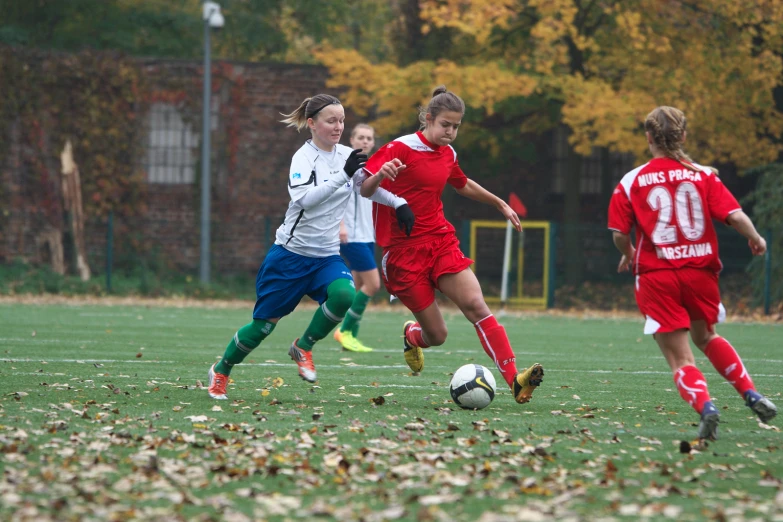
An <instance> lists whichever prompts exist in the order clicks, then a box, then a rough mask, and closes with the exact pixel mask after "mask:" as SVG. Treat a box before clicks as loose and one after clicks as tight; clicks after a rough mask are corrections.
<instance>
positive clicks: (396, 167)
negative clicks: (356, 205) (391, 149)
mask: <svg viewBox="0 0 783 522" xmlns="http://www.w3.org/2000/svg"><path fill="white" fill-rule="evenodd" d="M404 168H405V164H403V162H402V161H400V160H399V159H398V158H394V159H392V160H391V161H387V162H386V163H384V164H383V165H381V168H380V169H378V172H376V173H375V175H374V176H367V177H366V178H364V179H363V180H362V181H361V190H360V192H359V193H360V194H361V195H362V197H365V198H369V197H370V196H372V195H373V194H375V191H376V190H378V187H379V186H380V185H381V181H383V180H384V179H386V178H388V179H390V180H392V181H394V180H395V179H396V178H397V174H399V173H400V171H401V170H403V169H404Z"/></svg>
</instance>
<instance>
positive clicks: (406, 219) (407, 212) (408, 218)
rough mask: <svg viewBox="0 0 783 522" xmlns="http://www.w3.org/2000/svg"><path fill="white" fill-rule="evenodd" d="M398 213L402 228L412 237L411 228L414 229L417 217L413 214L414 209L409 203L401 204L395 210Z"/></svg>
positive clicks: (398, 222)
mask: <svg viewBox="0 0 783 522" xmlns="http://www.w3.org/2000/svg"><path fill="white" fill-rule="evenodd" d="M394 212H395V213H396V214H397V224H398V225H400V230H402V231H403V232H405V235H406V236H408V237H411V230H413V223H414V221H416V218H415V217H414V216H413V211H412V210H411V207H409V206H408V204H407V203H406V204H404V205H400V206H399V207H397V210H395V211H394Z"/></svg>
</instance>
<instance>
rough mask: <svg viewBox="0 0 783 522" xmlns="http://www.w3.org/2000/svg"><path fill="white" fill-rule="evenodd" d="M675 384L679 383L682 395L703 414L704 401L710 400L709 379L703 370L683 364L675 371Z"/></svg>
mask: <svg viewBox="0 0 783 522" xmlns="http://www.w3.org/2000/svg"><path fill="white" fill-rule="evenodd" d="M674 384H676V385H677V390H678V391H679V392H680V397H682V398H683V400H684V401H685V402H687V403H688V404H690V405H691V406H693V409H694V410H696V413H698V414H699V415H701V410H702V409H703V408H704V403H705V402H707V401H708V400H710V392H709V391H708V390H707V381H706V380H705V379H704V375H702V373H701V371H699V369H698V368H696V367H695V366H690V365H688V366H683V367H682V368H680V369H679V370H677V371H676V372H674Z"/></svg>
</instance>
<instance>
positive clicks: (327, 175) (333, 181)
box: [275, 140, 353, 257]
mask: <svg viewBox="0 0 783 522" xmlns="http://www.w3.org/2000/svg"><path fill="white" fill-rule="evenodd" d="M351 152H352V149H351V148H350V147H346V146H345V145H339V144H338V145H335V148H334V149H333V151H332V152H325V151H323V150H321V149H319V148H318V147H316V146H315V145H314V144H313V143H312V140H307V142H306V143H305V144H304V145H302V147H301V148H300V149H299V150H298V151H296V154H294V157H293V158H292V159H291V170H290V171H289V173H288V193H289V194H290V195H291V202H290V203H289V204H288V210H287V211H286V213H285V220H284V221H283V224H282V225H280V227H279V228H278V229H277V233H276V237H275V244H278V245H282V246H284V247H285V248H286V250H290V251H291V252H293V253H295V254H299V255H302V256H307V257H327V256H331V255H339V254H340V221H342V219H343V216H344V215H345V209H346V206H347V205H348V201H349V198H350V197H351V194H352V193H353V188H352V186H351V179H350V178H349V177H348V175H347V174H346V173H345V172H344V171H343V167H344V166H345V161H346V160H347V159H348V156H349V155H350V154H351ZM325 185H329V186H332V187H336V189H335V190H334V192H329V195H328V197H326V198H325V199H323V200H322V201H320V202H319V203H317V204H315V205H303V203H302V201H303V198H304V197H305V195H306V194H307V193H308V192H312V191H313V190H316V189H321V190H322V189H323V187H324V186H325ZM305 206H309V208H305Z"/></svg>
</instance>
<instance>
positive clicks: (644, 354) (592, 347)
mask: <svg viewBox="0 0 783 522" xmlns="http://www.w3.org/2000/svg"><path fill="white" fill-rule="evenodd" d="M311 314H312V310H310V311H301V312H297V313H295V314H294V315H292V316H291V317H289V318H286V319H284V320H283V321H281V323H280V324H279V325H278V327H277V329H276V330H275V332H274V334H273V335H272V336H271V337H270V338H269V339H267V342H265V343H264V344H262V345H261V346H260V347H259V348H257V349H256V350H255V351H254V352H253V354H251V356H250V357H248V359H246V361H245V363H246V364H243V365H241V366H237V367H236V368H235V370H234V371H233V373H232V378H233V379H234V380H235V382H234V383H233V384H232V385H231V386H229V399H230V400H228V401H214V400H212V399H210V398H209V397H208V395H207V393H206V389H205V388H203V387H202V385H204V386H206V373H207V369H208V367H209V365H210V364H211V363H212V362H213V361H214V360H215V359H216V357H217V356H219V355H221V354H222V352H223V349H224V347H225V345H226V343H227V342H228V340H229V339H230V338H231V336H232V335H233V334H234V332H235V331H236V329H237V328H238V327H239V326H241V325H243V324H245V323H246V322H247V320H248V319H249V316H250V310H249V309H248V310H236V309H208V308H173V307H172V308H165V307H146V306H139V307H130V306H87V305H76V304H74V305H59V306H46V305H16V304H0V349H2V364H0V382H2V385H0V386H1V389H2V394H1V395H0V399H1V401H0V452H1V453H2V467H3V473H2V481H0V519H3V520H11V519H16V520H38V521H40V520H47V519H57V520H186V519H187V520H257V519H272V520H284V519H294V518H302V517H313V516H318V517H320V518H325V519H338V520H367V521H374V520H394V519H404V520H454V519H456V520H481V521H482V522H490V521H500V520H551V519H557V520H585V519H589V520H599V519H600V520H638V519H649V520H656V519H661V520H664V519H678V520H706V519H716V520H751V519H756V520H783V492H781V491H783V489H782V486H781V479H783V454H782V451H783V450H782V448H781V446H783V444H782V443H781V436H780V432H779V430H778V428H777V427H772V426H764V425H760V424H759V423H758V422H757V421H756V420H755V417H754V416H753V414H752V412H751V411H750V410H748V409H747V408H746V407H745V406H744V404H743V402H742V400H741V399H740V398H739V396H738V395H737V394H736V392H735V391H734V389H733V388H732V387H731V386H730V385H728V384H726V383H725V382H724V381H723V380H722V379H721V378H720V376H719V375H717V374H716V372H715V371H714V369H713V368H712V367H711V366H710V365H709V363H708V362H707V361H706V359H705V358H704V357H703V356H702V355H701V354H699V355H697V363H698V364H699V366H700V367H701V368H702V370H703V371H704V374H705V376H706V377H707V379H708V381H709V384H710V392H711V394H712V396H713V397H714V400H715V403H716V405H718V406H719V408H721V412H722V417H721V421H722V422H721V426H720V431H719V433H720V440H719V441H717V442H714V443H711V444H710V445H709V447H708V448H705V449H703V450H702V451H698V452H691V453H690V454H683V453H681V452H680V443H681V441H692V440H693V439H694V438H695V434H696V423H697V421H698V418H697V415H696V414H695V413H694V412H693V411H692V410H691V409H690V407H688V406H687V405H686V404H685V403H684V402H683V401H682V400H681V399H680V397H679V395H678V393H677V391H676V390H675V389H674V384H673V382H672V377H671V373H670V372H669V370H668V368H667V367H666V364H665V362H664V360H663V358H662V356H661V355H660V354H659V352H658V349H657V347H656V346H655V344H654V342H653V340H652V339H650V338H642V335H641V322H640V321H636V320H628V319H617V320H612V319H591V320H580V319H576V318H567V317H555V316H545V315H544V316H542V315H530V316H521V317H510V316H507V317H504V318H502V320H501V321H502V322H503V324H504V325H505V327H506V329H507V331H508V334H509V337H510V338H511V341H512V344H513V345H514V347H515V349H516V354H517V362H518V364H519V365H520V366H525V365H529V364H530V363H532V362H540V363H542V364H543V365H544V368H545V371H546V374H545V378H544V384H543V385H542V387H541V388H539V389H538V390H537V391H536V393H535V394H534V397H533V400H532V401H531V402H530V403H529V404H526V405H518V404H516V403H515V402H514V400H513V398H512V397H511V394H510V393H509V391H508V390H507V388H506V387H505V384H501V383H500V382H499V389H498V391H499V393H498V394H497V396H496V397H495V401H494V402H493V403H492V404H491V405H490V406H489V407H488V408H487V409H485V410H482V411H463V410H460V409H458V408H457V407H456V406H455V405H454V404H453V403H452V402H451V399H450V397H449V394H448V383H449V379H450V375H449V374H450V372H453V371H454V370H456V369H457V368H458V367H459V366H461V365H462V364H465V363H472V362H477V363H480V364H483V365H485V366H487V367H490V369H491V370H493V373H494V374H495V377H496V378H497V379H498V381H500V377H499V374H498V372H497V370H495V368H494V367H492V366H491V364H490V363H491V361H490V360H489V359H488V358H487V357H486V356H485V355H484V352H483V350H482V349H481V346H480V344H479V343H478V340H477V338H476V334H475V331H474V330H473V328H472V327H471V326H470V324H468V322H467V321H466V320H464V319H463V318H462V317H461V316H449V318H448V324H449V328H450V336H449V340H448V342H447V343H446V345H445V346H442V347H439V348H434V349H430V350H428V351H427V352H425V353H426V364H425V369H424V372H423V373H422V374H421V375H419V376H412V375H411V374H410V372H409V370H408V368H407V366H405V363H404V361H403V359H402V354H401V338H400V330H401V326H402V323H403V321H404V320H405V319H407V318H408V315H407V314H403V313H402V311H400V312H370V313H368V315H367V316H366V318H365V321H364V324H363V329H362V336H361V337H362V338H363V339H364V340H365V342H366V343H367V344H369V345H371V346H375V347H376V351H375V352H373V353H369V354H353V353H349V352H342V351H340V350H339V349H338V346H337V345H336V343H335V342H334V341H333V340H332V339H331V338H328V339H325V340H324V341H322V342H321V343H320V344H319V345H317V346H316V348H315V362H316V366H317V369H318V375H319V381H318V383H317V386H313V385H310V384H308V383H305V382H304V381H302V380H300V379H299V378H298V376H297V374H296V369H295V366H294V365H293V363H292V362H291V361H290V359H289V358H288V356H287V349H288V346H289V344H290V342H291V341H292V340H293V339H294V338H295V337H297V336H298V335H300V334H301V332H302V331H303V330H304V328H305V326H306V324H307V322H308V321H309V319H310V316H311ZM720 332H721V333H722V334H724V335H725V336H726V337H728V338H729V339H730V340H731V341H732V342H733V344H734V345H735V346H736V347H737V348H738V351H739V352H740V354H741V355H742V356H743V357H744V362H745V365H746V367H747V369H748V370H749V371H750V372H751V374H752V376H753V377H754V379H755V382H756V385H757V387H758V389H759V391H761V392H762V393H765V394H767V395H768V396H770V397H771V398H772V399H773V400H777V402H778V404H779V405H780V404H781V402H783V401H781V400H780V383H781V376H783V365H781V363H782V362H783V356H782V355H781V354H780V352H779V350H780V348H781V346H783V326H781V325H770V324H729V325H725V326H723V327H722V328H720ZM776 397H777V399H775V398H776ZM379 403H380V404H379ZM776 420H777V419H776Z"/></svg>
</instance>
